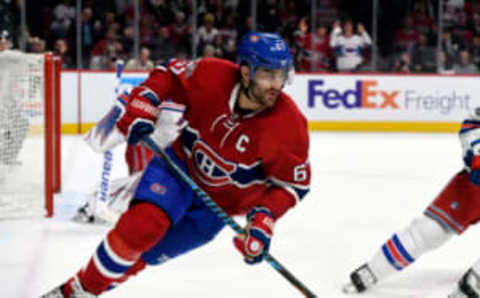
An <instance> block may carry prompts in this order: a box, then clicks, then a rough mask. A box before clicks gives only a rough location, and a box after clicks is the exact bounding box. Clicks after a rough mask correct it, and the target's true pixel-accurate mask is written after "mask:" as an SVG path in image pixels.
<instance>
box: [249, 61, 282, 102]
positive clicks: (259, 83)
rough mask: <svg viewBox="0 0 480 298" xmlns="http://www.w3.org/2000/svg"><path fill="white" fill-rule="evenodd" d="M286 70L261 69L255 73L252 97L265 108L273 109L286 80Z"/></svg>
mask: <svg viewBox="0 0 480 298" xmlns="http://www.w3.org/2000/svg"><path fill="white" fill-rule="evenodd" d="M285 72H286V70H284V69H267V68H262V67H259V68H258V69H257V70H256V71H255V76H254V78H253V86H251V92H252V95H253V96H254V97H255V99H256V100H257V102H258V103H259V104H261V105H262V106H264V107H272V106H273V105H275V102H276V101H277V98H278V95H279V94H280V91H281V90H282V87H283V83H284V82H285V78H286V73H285Z"/></svg>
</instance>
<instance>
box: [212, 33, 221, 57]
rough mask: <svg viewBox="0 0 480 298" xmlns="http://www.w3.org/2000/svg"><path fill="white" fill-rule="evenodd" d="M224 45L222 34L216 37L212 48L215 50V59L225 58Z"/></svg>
mask: <svg viewBox="0 0 480 298" xmlns="http://www.w3.org/2000/svg"><path fill="white" fill-rule="evenodd" d="M223 45H224V42H223V37H222V36H221V35H220V34H219V35H217V36H215V39H214V41H213V44H212V46H213V47H214V49H215V57H217V58H223V52H224V50H223Z"/></svg>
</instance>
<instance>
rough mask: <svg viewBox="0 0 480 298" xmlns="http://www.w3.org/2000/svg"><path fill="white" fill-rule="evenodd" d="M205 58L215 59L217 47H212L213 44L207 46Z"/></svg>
mask: <svg viewBox="0 0 480 298" xmlns="http://www.w3.org/2000/svg"><path fill="white" fill-rule="evenodd" d="M202 56H203V57H204V58H211V57H215V47H214V46H212V45H211V44H206V45H205V46H204V47H203V55H202Z"/></svg>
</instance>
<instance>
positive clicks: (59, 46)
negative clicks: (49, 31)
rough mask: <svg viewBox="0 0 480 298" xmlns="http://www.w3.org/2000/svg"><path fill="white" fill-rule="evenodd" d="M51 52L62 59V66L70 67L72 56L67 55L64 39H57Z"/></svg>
mask: <svg viewBox="0 0 480 298" xmlns="http://www.w3.org/2000/svg"><path fill="white" fill-rule="evenodd" d="M53 53H54V55H55V56H58V57H60V58H61V59H62V68H72V67H73V65H72V58H71V57H70V56H69V55H68V45H67V41H66V40H65V39H57V40H56V41H55V44H54V46H53Z"/></svg>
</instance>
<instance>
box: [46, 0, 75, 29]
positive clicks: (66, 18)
mask: <svg viewBox="0 0 480 298" xmlns="http://www.w3.org/2000/svg"><path fill="white" fill-rule="evenodd" d="M70 2H71V1H70V0H63V1H62V3H60V4H58V5H57V6H55V8H54V10H53V14H54V17H55V19H54V20H53V22H52V26H51V29H52V32H53V34H54V35H55V36H56V37H60V38H63V37H65V36H66V34H67V32H68V29H69V28H70V25H71V24H72V22H73V19H74V18H75V8H74V7H73V6H71V5H70Z"/></svg>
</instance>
